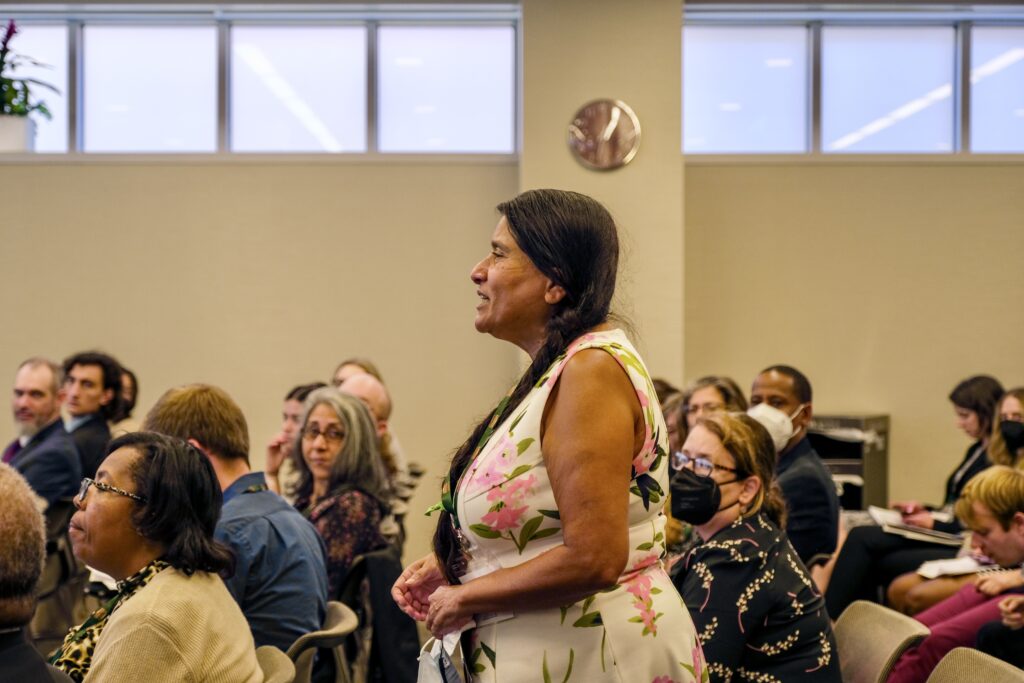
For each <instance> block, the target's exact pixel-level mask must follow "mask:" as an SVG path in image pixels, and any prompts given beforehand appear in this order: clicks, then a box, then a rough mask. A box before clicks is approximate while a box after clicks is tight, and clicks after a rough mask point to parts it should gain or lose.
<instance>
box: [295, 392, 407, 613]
mask: <svg viewBox="0 0 1024 683" xmlns="http://www.w3.org/2000/svg"><path fill="white" fill-rule="evenodd" d="M295 448H296V450H297V451H298V452H300V453H302V460H301V461H300V462H299V486H298V490H297V495H298V497H297V499H296V501H295V507H296V508H298V509H299V510H300V511H301V512H302V514H303V515H305V516H306V518H308V519H309V520H310V521H311V522H312V523H313V525H314V526H316V528H317V531H319V532H320V535H321V536H322V537H323V539H324V543H325V544H326V546H327V576H328V580H329V585H330V589H329V593H328V594H329V595H330V596H331V598H332V599H335V598H337V597H338V595H339V592H340V590H341V586H342V583H343V581H344V579H345V575H346V573H347V572H348V568H349V566H351V564H352V561H353V560H354V559H355V558H356V557H357V556H359V555H362V554H364V553H367V552H370V551H371V550H377V549H378V548H383V547H385V546H386V545H387V541H386V540H385V539H384V537H383V535H382V534H381V530H380V526H381V520H382V519H383V517H384V515H386V514H387V512H388V510H387V500H388V497H389V495H390V491H389V488H388V477H387V470H386V469H385V468H384V462H383V460H382V459H381V457H380V453H379V452H378V449H377V433H376V430H375V429H374V423H373V419H372V418H371V416H370V412H369V410H367V408H366V406H364V405H363V402H362V401H360V400H359V399H357V398H355V397H354V396H350V395H348V394H343V393H341V392H339V391H338V390H337V389H334V388H325V389H317V390H316V391H314V392H313V393H312V394H310V396H309V398H308V399H306V411H305V414H304V415H303V420H302V431H301V434H300V436H299V438H298V441H297V443H296V445H295Z"/></svg>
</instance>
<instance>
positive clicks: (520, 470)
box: [508, 465, 533, 479]
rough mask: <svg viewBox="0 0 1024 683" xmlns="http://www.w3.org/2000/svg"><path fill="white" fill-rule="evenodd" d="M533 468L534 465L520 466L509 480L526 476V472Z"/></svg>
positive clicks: (509, 476)
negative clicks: (521, 475)
mask: <svg viewBox="0 0 1024 683" xmlns="http://www.w3.org/2000/svg"><path fill="white" fill-rule="evenodd" d="M531 467H533V465H520V466H519V467H517V468H515V469H514V470H512V474H510V475H508V478H509V479H515V478H516V477H518V476H519V475H520V474H525V473H526V472H529V471H530V468H531Z"/></svg>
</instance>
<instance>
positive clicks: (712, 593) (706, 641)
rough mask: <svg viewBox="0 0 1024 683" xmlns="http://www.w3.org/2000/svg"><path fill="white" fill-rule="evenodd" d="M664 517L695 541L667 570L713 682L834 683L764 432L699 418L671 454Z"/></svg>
mask: <svg viewBox="0 0 1024 683" xmlns="http://www.w3.org/2000/svg"><path fill="white" fill-rule="evenodd" d="M672 464H673V467H674V468H675V469H676V470H677V471H676V473H675V475H674V476H673V478H672V483H671V489H672V514H673V515H674V516H675V517H677V518H678V519H682V520H684V521H686V522H689V523H691V524H693V525H694V528H695V529H696V531H697V535H698V536H699V538H700V542H699V543H698V545H697V546H696V547H695V548H693V549H692V550H691V551H690V552H689V554H688V555H686V556H685V557H684V558H683V560H681V561H680V562H679V563H678V564H677V565H676V567H675V569H676V570H677V571H676V573H675V576H674V579H673V580H674V582H675V585H676V588H678V589H679V592H680V594H681V595H682V596H683V601H684V602H685V603H686V606H687V607H688V608H689V610H690V616H691V617H693V621H694V624H695V625H696V627H697V631H698V632H699V633H700V639H701V647H703V649H704V656H705V658H706V659H707V662H708V671H709V672H710V674H711V680H712V681H729V680H766V681H767V680H781V681H790V680H801V681H813V682H818V683H839V681H840V680H841V678H840V673H839V660H838V657H837V654H836V646H835V639H834V638H833V635H832V627H831V624H830V621H829V618H828V614H827V613H826V611H825V601H824V599H823V598H822V596H821V594H820V593H818V591H817V590H816V589H815V588H814V584H813V583H812V581H811V578H810V575H809V574H808V572H807V569H806V568H805V567H804V565H803V563H802V562H801V561H800V559H799V558H798V557H797V555H796V552H795V551H794V550H793V546H792V545H790V543H789V539H788V538H787V536H786V532H785V531H783V528H784V526H785V517H786V507H785V503H784V502H783V500H782V494H781V491H780V489H779V486H778V484H777V483H776V482H775V448H774V446H773V444H772V439H771V436H769V434H768V432H767V430H765V428H764V427H762V426H761V424H760V423H758V422H757V421H756V420H754V419H753V418H751V417H749V416H747V415H744V414H742V413H718V414H716V415H713V416H710V417H706V418H701V419H700V420H698V421H697V423H696V424H695V425H694V427H693V428H692V429H691V430H690V433H689V435H688V436H687V438H686V442H685V443H684V444H683V449H682V451H681V452H679V453H676V454H674V455H673V463H672Z"/></svg>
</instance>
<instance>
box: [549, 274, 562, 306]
mask: <svg viewBox="0 0 1024 683" xmlns="http://www.w3.org/2000/svg"><path fill="white" fill-rule="evenodd" d="M564 298H565V287H562V285H559V284H556V283H555V281H554V280H548V286H547V288H546V289H545V290H544V302H545V303H546V304H548V305H549V306H554V305H555V304H557V303H558V302H560V301H561V300H562V299H564Z"/></svg>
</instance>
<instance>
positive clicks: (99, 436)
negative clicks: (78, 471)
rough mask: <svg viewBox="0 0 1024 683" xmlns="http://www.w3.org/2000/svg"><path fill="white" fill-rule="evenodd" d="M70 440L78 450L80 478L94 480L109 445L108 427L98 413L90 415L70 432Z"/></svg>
mask: <svg viewBox="0 0 1024 683" xmlns="http://www.w3.org/2000/svg"><path fill="white" fill-rule="evenodd" d="M71 440H72V441H74V442H75V448H77V449H78V457H79V458H80V459H81V462H82V476H83V477H89V478H90V479H94V478H95V477H96V470H98V469H99V467H100V463H101V462H103V459H104V458H106V457H107V444H108V443H110V427H108V426H107V421H106V420H104V419H103V416H102V415H100V414H99V413H96V414H95V415H92V416H91V417H90V418H89V419H88V420H86V422H85V423H84V424H82V425H81V426H80V427H79V428H78V429H76V430H75V431H73V432H71Z"/></svg>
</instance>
